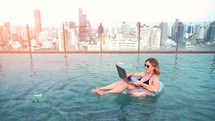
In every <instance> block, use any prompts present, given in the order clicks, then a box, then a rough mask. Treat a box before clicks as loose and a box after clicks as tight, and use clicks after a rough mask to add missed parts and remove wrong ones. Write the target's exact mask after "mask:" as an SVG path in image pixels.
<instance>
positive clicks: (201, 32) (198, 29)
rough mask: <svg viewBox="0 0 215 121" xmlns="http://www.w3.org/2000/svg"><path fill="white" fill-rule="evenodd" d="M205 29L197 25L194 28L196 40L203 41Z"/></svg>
mask: <svg viewBox="0 0 215 121" xmlns="http://www.w3.org/2000/svg"><path fill="white" fill-rule="evenodd" d="M204 33H205V29H204V28H203V25H202V24H198V25H196V26H195V31H194V34H195V36H196V38H197V39H201V40H202V39H203V38H204Z"/></svg>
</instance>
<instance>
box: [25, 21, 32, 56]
mask: <svg viewBox="0 0 215 121" xmlns="http://www.w3.org/2000/svg"><path fill="white" fill-rule="evenodd" d="M26 31H27V39H28V46H29V52H30V57H31V58H32V55H31V54H32V52H31V40H30V34H29V27H28V24H27V25H26Z"/></svg>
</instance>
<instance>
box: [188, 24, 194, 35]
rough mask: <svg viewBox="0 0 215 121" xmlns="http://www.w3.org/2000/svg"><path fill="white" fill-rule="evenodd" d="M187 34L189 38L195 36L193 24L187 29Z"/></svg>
mask: <svg viewBox="0 0 215 121" xmlns="http://www.w3.org/2000/svg"><path fill="white" fill-rule="evenodd" d="M187 33H188V35H189V36H191V35H193V33H194V26H193V25H192V23H190V25H189V26H188V27H187Z"/></svg>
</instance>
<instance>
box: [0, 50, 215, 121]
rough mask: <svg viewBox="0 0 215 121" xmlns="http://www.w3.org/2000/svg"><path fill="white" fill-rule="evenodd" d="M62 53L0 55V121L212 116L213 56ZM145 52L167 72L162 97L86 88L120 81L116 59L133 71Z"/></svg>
mask: <svg viewBox="0 0 215 121" xmlns="http://www.w3.org/2000/svg"><path fill="white" fill-rule="evenodd" d="M67 56H68V57H67V58H64V57H63V55H33V57H32V58H30V60H29V55H6V56H5V55H0V72H4V76H1V75H0V78H1V79H0V92H1V93H0V97H1V98H0V109H1V110H0V120H2V121H6V120H28V119H34V120H93V121H96V120H100V119H101V120H110V117H111V119H114V120H128V121H133V120H164V121H165V120H175V119H177V120H183V118H185V120H186V119H187V120H207V121H212V120H214V115H213V114H214V110H215V109H214V107H215V106H214V96H213V95H214V93H215V90H214V81H213V80H214V72H215V71H214V70H215V55H180V54H178V55H143V54H140V55H81V54H80V55H67ZM149 56H153V57H156V58H157V59H158V60H159V61H160V62H161V63H160V64H161V66H162V71H163V72H166V73H162V75H161V80H162V82H163V83H164V84H165V93H163V94H162V95H161V96H159V97H153V98H147V99H144V98H133V97H130V96H127V95H124V94H116V95H107V96H102V97H100V98H96V97H97V95H96V94H92V93H91V92H90V90H91V89H93V88H95V87H96V86H101V85H107V84H110V83H111V82H114V81H115V80H117V79H119V77H118V75H117V74H116V69H115V64H116V63H123V64H125V66H124V67H125V68H126V69H127V70H132V71H133V70H134V68H136V67H137V69H140V68H142V65H143V64H142V63H143V62H144V60H143V59H145V58H147V57H149ZM16 59H17V60H16ZM127 64H128V65H127ZM129 64H131V66H130V65H129ZM184 70H186V71H184ZM172 72H174V73H172ZM0 74H1V73H0ZM29 75H32V76H30V77H29ZM171 77H174V80H175V81H172V79H171ZM207 80H210V81H207ZM203 81H204V83H202V82H203ZM182 87H183V89H182ZM178 90H180V91H178ZM173 97H174V98H173ZM202 102H207V103H202ZM190 104H192V105H190ZM199 104H201V105H199ZM17 112H18V113H17ZM198 114H202V115H198ZM181 115H183V118H181ZM37 116H38V117H37Z"/></svg>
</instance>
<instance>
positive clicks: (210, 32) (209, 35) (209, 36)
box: [205, 21, 215, 42]
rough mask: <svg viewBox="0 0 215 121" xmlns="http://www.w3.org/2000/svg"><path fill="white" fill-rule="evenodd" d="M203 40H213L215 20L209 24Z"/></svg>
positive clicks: (214, 38)
mask: <svg viewBox="0 0 215 121" xmlns="http://www.w3.org/2000/svg"><path fill="white" fill-rule="evenodd" d="M205 41H206V42H213V41H215V21H213V22H211V23H210V26H209V28H208V30H207V35H206V38H205Z"/></svg>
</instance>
